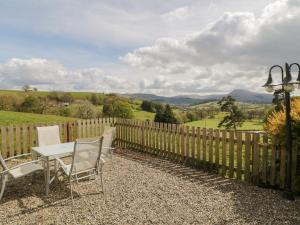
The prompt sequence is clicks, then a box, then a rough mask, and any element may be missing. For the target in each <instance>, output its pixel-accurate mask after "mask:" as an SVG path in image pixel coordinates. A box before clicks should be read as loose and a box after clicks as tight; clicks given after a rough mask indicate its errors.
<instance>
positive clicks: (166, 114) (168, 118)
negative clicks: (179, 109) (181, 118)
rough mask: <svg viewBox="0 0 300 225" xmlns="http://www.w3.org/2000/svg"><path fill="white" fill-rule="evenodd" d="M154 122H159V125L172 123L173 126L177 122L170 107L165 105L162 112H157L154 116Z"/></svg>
mask: <svg viewBox="0 0 300 225" xmlns="http://www.w3.org/2000/svg"><path fill="white" fill-rule="evenodd" d="M154 121H155V122H161V123H174V124H177V123H178V120H177V118H176V117H175V114H174V113H173V111H172V108H171V107H170V105H166V107H165V109H164V110H159V111H157V112H156V114H155V118H154Z"/></svg>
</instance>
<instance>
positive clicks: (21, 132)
mask: <svg viewBox="0 0 300 225" xmlns="http://www.w3.org/2000/svg"><path fill="white" fill-rule="evenodd" d="M54 124H57V125H59V126H60V135H61V140H62V142H69V141H74V140H75V139H77V138H87V137H95V136H100V135H102V132H103V130H104V127H105V126H116V128H117V136H116V144H117V145H118V146H119V147H120V148H127V149H132V150H137V151H142V152H146V153H151V154H156V155H159V156H162V157H166V158H168V159H170V160H174V161H177V162H179V163H184V164H187V165H189V166H193V167H196V168H201V169H203V170H206V171H209V172H214V173H217V174H220V175H222V176H224V177H229V178H234V179H237V180H243V181H246V182H248V183H251V184H254V185H261V186H266V187H276V188H283V187H284V184H285V168H286V164H285V162H286V152H285V149H284V148H277V147H275V146H273V145H272V144H270V143H269V140H268V138H267V136H266V135H265V134H262V133H259V132H246V131H242V132H235V131H227V130H219V129H207V128H200V127H188V126H183V125H176V124H163V123H154V122H143V121H138V120H126V119H114V118H103V119H92V120H78V121H72V122H64V123H53V124H51V125H54ZM44 125H46V124H29V125H20V126H19V125H17V126H8V127H0V150H1V154H2V157H3V158H8V157H12V156H15V155H20V154H24V153H29V152H30V151H31V149H32V147H33V146H37V133H36V129H35V128H36V127H37V126H44ZM47 125H49V124H47ZM297 149H298V148H297V147H295V148H294V150H293V155H292V171H293V178H292V182H293V188H294V190H295V191H299V190H300V188H299V174H298V175H297V174H296V171H297V169H298V171H299V169H300V168H297V161H298V164H299V163H300V159H299V152H300V151H299V149H298V150H297Z"/></svg>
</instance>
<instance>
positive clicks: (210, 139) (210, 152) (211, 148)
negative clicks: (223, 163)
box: [208, 128, 214, 170]
mask: <svg viewBox="0 0 300 225" xmlns="http://www.w3.org/2000/svg"><path fill="white" fill-rule="evenodd" d="M208 138H209V168H210V169H211V170H212V168H213V163H214V162H213V159H214V152H213V147H214V142H213V138H214V130H213V129H212V128H210V129H209V137H208Z"/></svg>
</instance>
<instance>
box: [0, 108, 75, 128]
mask: <svg viewBox="0 0 300 225" xmlns="http://www.w3.org/2000/svg"><path fill="white" fill-rule="evenodd" d="M72 120H76V118H71V117H63V116H54V115H43V114H35V113H22V112H10V111H0V125H4V126H8V125H15V124H32V123H54V122H65V121H72Z"/></svg>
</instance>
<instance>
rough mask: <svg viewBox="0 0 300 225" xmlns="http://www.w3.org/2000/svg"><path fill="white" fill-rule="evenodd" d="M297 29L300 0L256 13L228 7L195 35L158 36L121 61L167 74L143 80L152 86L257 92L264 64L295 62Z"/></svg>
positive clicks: (299, 31) (280, 1) (263, 76)
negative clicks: (227, 10)
mask: <svg viewBox="0 0 300 225" xmlns="http://www.w3.org/2000/svg"><path fill="white" fill-rule="evenodd" d="M299 28H300V1H299V0H278V1H276V2H273V3H271V4H269V5H268V6H266V7H265V8H264V9H263V11H262V13H261V14H260V15H259V16H256V15H255V14H254V13H249V12H237V13H229V12H227V13H225V14H224V15H223V16H222V17H220V18H219V19H218V20H217V21H216V22H214V23H211V24H209V25H208V26H207V27H206V28H204V29H202V30H201V31H200V32H198V33H196V34H193V35H189V36H186V37H185V38H183V39H176V38H168V39H166V38H165V39H159V40H157V41H156V42H155V44H154V45H152V46H148V47H143V48H139V49H136V50H135V51H133V52H131V53H128V54H127V55H125V56H124V57H122V60H123V61H125V62H126V63H127V64H129V65H130V66H132V67H135V68H137V69H139V70H140V71H141V72H143V71H152V73H153V74H159V75H160V76H165V77H166V79H163V80H161V79H158V80H155V79H154V81H153V82H152V83H150V84H149V85H148V86H147V85H145V87H146V88H147V87H148V88H149V89H151V90H153V87H154V86H156V87H157V88H158V89H160V91H163V89H166V92H168V93H170V92H173V93H176V92H185V93H188V92H201V91H202V90H206V91H207V88H208V87H209V88H210V90H211V92H226V91H228V90H229V91H230V90H232V89H234V88H246V89H250V90H258V91H260V90H261V85H262V84H263V83H264V80H265V79H266V77H267V68H268V67H269V66H271V65H272V64H283V63H284V62H285V61H288V62H291V63H292V62H298V60H299V49H300V43H299V38H297V37H300V29H299ZM174 71H178V72H174ZM203 71H204V72H203ZM204 77H206V78H204ZM199 79H200V80H201V81H199V82H198V80H199ZM159 81H160V82H161V83H160V82H159ZM209 88H208V89H209Z"/></svg>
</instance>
